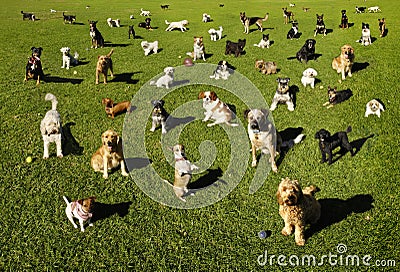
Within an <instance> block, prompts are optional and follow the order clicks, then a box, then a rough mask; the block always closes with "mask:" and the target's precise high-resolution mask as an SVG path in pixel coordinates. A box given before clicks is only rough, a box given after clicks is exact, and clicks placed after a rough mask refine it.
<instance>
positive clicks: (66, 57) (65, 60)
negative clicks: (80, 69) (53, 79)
mask: <svg viewBox="0 0 400 272" xmlns="http://www.w3.org/2000/svg"><path fill="white" fill-rule="evenodd" d="M60 51H61V53H62V55H63V57H62V66H61V68H66V69H67V70H68V69H69V67H70V66H71V64H72V65H78V59H79V54H78V52H75V54H74V56H71V54H70V51H71V49H70V48H69V47H62V48H61V49H60Z"/></svg>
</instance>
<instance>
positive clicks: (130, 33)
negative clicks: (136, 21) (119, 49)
mask: <svg viewBox="0 0 400 272" xmlns="http://www.w3.org/2000/svg"><path fill="white" fill-rule="evenodd" d="M131 35H132V37H133V38H134V39H136V35H135V29H134V28H133V25H130V26H129V30H128V39H130V38H131Z"/></svg>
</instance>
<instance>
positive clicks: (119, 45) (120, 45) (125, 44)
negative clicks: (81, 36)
mask: <svg viewBox="0 0 400 272" xmlns="http://www.w3.org/2000/svg"><path fill="white" fill-rule="evenodd" d="M127 46H130V44H129V43H112V42H109V41H105V42H104V47H127Z"/></svg>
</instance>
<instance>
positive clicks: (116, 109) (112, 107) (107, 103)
mask: <svg viewBox="0 0 400 272" xmlns="http://www.w3.org/2000/svg"><path fill="white" fill-rule="evenodd" d="M101 103H102V104H103V105H104V107H105V108H104V110H105V111H106V113H107V116H108V117H111V118H112V119H114V117H115V115H119V114H121V113H124V112H129V111H130V109H131V102H129V101H122V102H119V103H118V104H114V100H112V99H111V98H103V99H102V100H101Z"/></svg>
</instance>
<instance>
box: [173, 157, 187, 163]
mask: <svg viewBox="0 0 400 272" xmlns="http://www.w3.org/2000/svg"><path fill="white" fill-rule="evenodd" d="M175 161H176V162H177V161H186V158H185V157H182V158H178V159H175Z"/></svg>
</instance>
